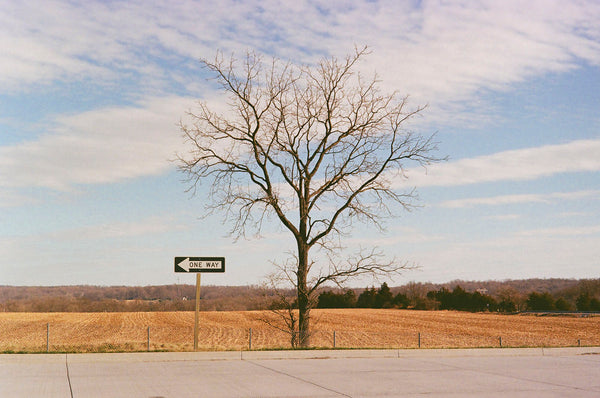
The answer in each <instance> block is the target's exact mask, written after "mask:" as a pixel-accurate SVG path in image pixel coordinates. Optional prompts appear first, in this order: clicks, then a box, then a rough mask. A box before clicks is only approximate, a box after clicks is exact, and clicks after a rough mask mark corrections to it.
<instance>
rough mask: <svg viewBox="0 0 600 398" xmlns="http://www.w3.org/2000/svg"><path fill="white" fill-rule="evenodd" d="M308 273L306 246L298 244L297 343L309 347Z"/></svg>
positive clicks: (302, 346)
mask: <svg viewBox="0 0 600 398" xmlns="http://www.w3.org/2000/svg"><path fill="white" fill-rule="evenodd" d="M307 273H308V245H306V243H303V242H298V286H297V289H298V292H297V293H298V343H299V346H300V347H301V348H308V347H310V297H309V294H308V286H307V284H306V278H307Z"/></svg>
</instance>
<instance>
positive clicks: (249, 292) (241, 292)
mask: <svg viewBox="0 0 600 398" xmlns="http://www.w3.org/2000/svg"><path fill="white" fill-rule="evenodd" d="M282 293H283V294H285V295H286V296H287V297H288V298H289V299H290V300H293V297H294V292H293V291H292V290H286V291H283V292H281V291H280V292H277V293H276V292H274V291H273V290H272V289H264V288H262V287H259V286H205V287H204V286H203V287H202V290H201V295H200V297H201V309H202V310H203V311H248V310H262V309H268V308H273V306H274V305H273V303H274V302H277V301H278V297H279V295H281V294H282ZM194 298H195V286H194V285H179V284H172V285H159V286H88V285H81V286H51V287H49V286H0V311H10V312H102V311H110V312H120V311H193V310H194ZM317 299H318V302H317V303H315V304H316V306H317V307H320V308H354V307H358V308H412V309H425V310H433V309H456V310H466V311H486V310H490V311H506V312H513V311H525V310H532V311H552V310H559V311H571V310H579V311H599V310H600V308H598V306H599V305H600V303H599V299H600V279H584V280H574V279H526V280H508V281H453V282H449V283H446V284H432V283H416V282H411V283H408V284H406V285H403V286H398V287H392V288H390V287H388V285H387V284H386V283H384V284H382V285H381V286H380V287H379V288H375V287H369V288H366V289H364V288H356V289H347V290H340V289H324V290H322V291H321V292H320V294H319V295H318V296H317Z"/></svg>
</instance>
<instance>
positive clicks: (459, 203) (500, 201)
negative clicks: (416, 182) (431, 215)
mask: <svg viewBox="0 0 600 398" xmlns="http://www.w3.org/2000/svg"><path fill="white" fill-rule="evenodd" d="M594 197H595V198H600V191H597V190H585V191H576V192H555V193H550V194H523V195H502V196H493V197H488V198H467V199H457V200H448V201H445V202H442V203H440V204H439V205H438V206H440V207H446V208H463V207H473V206H499V205H512V204H522V203H551V202H553V201H555V200H577V199H583V198H594Z"/></svg>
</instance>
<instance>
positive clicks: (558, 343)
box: [0, 309, 600, 352]
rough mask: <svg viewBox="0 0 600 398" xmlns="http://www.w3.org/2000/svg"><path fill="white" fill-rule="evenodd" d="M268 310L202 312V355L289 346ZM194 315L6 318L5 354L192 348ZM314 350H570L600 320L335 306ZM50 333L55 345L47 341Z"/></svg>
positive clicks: (597, 333) (319, 319) (317, 319)
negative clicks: (462, 348) (491, 348)
mask: <svg viewBox="0 0 600 398" xmlns="http://www.w3.org/2000/svg"><path fill="white" fill-rule="evenodd" d="M267 318H268V319H270V320H271V321H275V317H274V316H273V314H271V313H269V312H261V311H245V312H202V313H201V314H200V339H199V340H200V342H199V348H200V349H201V350H246V349H248V348H249V335H250V333H249V330H250V329H252V349H277V348H289V347H290V345H289V341H290V338H289V336H287V335H286V334H285V333H283V332H280V331H277V330H275V329H274V328H272V327H270V326H268V325H267V324H266V323H265V322H264V319H267ZM193 324H194V313H193V312H129V313H127V312H125V313H121V312H119V313H0V352H45V351H46V349H47V347H49V350H50V351H51V352H53V351H68V352H73V351H75V352H107V351H143V350H146V349H147V348H148V346H147V344H148V328H149V335H150V350H167V351H191V350H192V349H193V335H194V332H193ZM312 326H313V335H312V341H311V343H312V345H313V346H315V347H325V348H331V347H333V344H334V331H335V346H336V347H337V348H417V347H418V344H419V337H418V336H419V334H420V338H421V347H422V348H440V347H447V348H450V347H453V348H454V347H498V346H499V345H500V340H499V337H501V338H502V346H504V347H538V346H545V347H564V346H576V345H578V344H581V345H588V346H598V345H600V317H587V318H580V317H575V316H534V315H500V314H489V313H466V312H454V311H409V310H374V309H348V310H342V309H338V310H335V309H327V310H313V312H312ZM47 335H49V341H48V342H47V340H46V339H47Z"/></svg>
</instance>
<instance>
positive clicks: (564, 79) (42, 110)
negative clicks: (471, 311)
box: [0, 0, 600, 285]
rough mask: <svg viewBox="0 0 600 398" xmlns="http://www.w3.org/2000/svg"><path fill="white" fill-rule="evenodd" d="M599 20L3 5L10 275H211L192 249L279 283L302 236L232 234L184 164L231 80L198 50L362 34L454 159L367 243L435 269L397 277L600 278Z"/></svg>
mask: <svg viewBox="0 0 600 398" xmlns="http://www.w3.org/2000/svg"><path fill="white" fill-rule="evenodd" d="M524 4H527V5H524ZM598 21H600V2H597V1H588V2H586V1H575V0H574V1H568V2H565V1H551V0H544V1H528V2H526V3H524V2H522V1H501V2H500V1H489V2H476V1H342V0H340V1H332V0H327V1H318V0H317V1H305V0H295V1H293V2H279V1H268V0H267V1H264V0H262V1H219V2H214V3H210V2H205V1H177V2H171V1H170V2H166V1H165V2H158V1H142V0H139V1H133V0H132V1H124V2H120V1H91V0H90V1H85V2H72V1H66V0H65V1H61V0H44V1H26V2H17V1H12V0H0V48H1V50H0V285H59V284H60V285H62V284H97V285H145V284H168V283H178V282H179V283H193V277H191V276H190V275H185V274H175V273H174V272H173V257H175V256H188V255H192V256H194V255H196V256H225V257H226V258H227V272H226V273H225V274H223V275H216V274H211V275H207V277H206V278H204V279H203V283H207V284H229V285H245V284H258V283H260V282H261V281H262V280H263V278H264V276H265V275H266V274H267V273H268V272H269V271H270V270H271V269H272V265H271V263H270V261H271V260H272V259H276V258H278V257H279V256H281V255H282V252H283V251H285V249H286V248H287V247H290V243H289V236H288V235H287V234H286V232H285V231H282V230H280V229H278V228H276V227H275V226H273V227H271V226H268V227H267V228H266V229H265V231H264V233H263V237H262V239H248V240H238V241H233V240H232V239H231V238H228V237H227V236H226V233H227V231H228V228H227V227H228V226H227V225H223V223H222V222H221V221H222V220H221V218H220V217H209V218H206V219H201V218H199V216H200V215H201V214H202V209H203V207H202V204H203V201H205V200H206V197H205V195H206V192H204V191H202V190H200V191H199V192H198V194H197V195H196V196H195V197H191V196H190V195H189V194H187V193H185V192H184V191H185V189H186V187H187V186H186V185H185V184H184V183H183V182H182V178H183V176H182V175H181V174H180V173H178V172H177V170H176V167H175V165H174V164H173V163H172V162H170V161H169V159H172V158H173V157H174V154H175V153H176V152H178V151H182V150H184V149H185V147H184V146H183V140H182V138H181V133H180V131H179V130H178V127H177V123H178V122H179V120H180V119H181V118H182V117H183V116H184V114H185V112H186V111H187V110H188V109H190V108H193V107H194V105H195V101H196V100H198V99H200V100H205V101H209V102H210V101H215V99H216V98H218V96H219V93H218V92H215V91H214V88H215V87H214V84H212V83H211V81H208V80H207V78H208V77H210V76H208V75H207V71H206V70H204V69H202V68H201V67H200V64H199V62H198V60H199V59H200V58H211V57H214V55H215V52H216V51H217V50H222V51H223V52H225V53H226V54H231V53H234V54H240V55H241V54H242V53H244V52H245V51H246V50H248V49H252V50H256V51H257V52H259V53H262V54H264V55H265V56H266V57H271V56H276V57H279V58H282V59H285V60H291V61H292V62H295V63H304V64H310V63H313V62H315V61H318V59H319V58H321V57H323V56H344V55H346V54H348V53H350V52H351V51H352V50H353V48H354V46H355V45H358V46H362V45H368V46H369V47H370V49H371V50H372V54H371V55H370V56H369V57H368V58H367V59H366V60H365V62H363V63H362V64H361V65H360V68H361V69H363V70H364V71H365V73H367V72H368V73H371V72H373V71H376V72H377V73H378V75H379V77H380V79H381V80H382V87H384V88H385V89H386V90H389V91H390V92H391V91H394V90H397V91H398V92H400V93H402V94H408V95H410V98H411V101H412V103H414V104H415V105H418V104H428V108H427V110H426V112H425V113H424V115H423V117H422V118H421V119H419V121H418V122H417V123H415V125H414V126H412V127H413V128H414V129H415V130H416V131H417V132H419V133H422V134H425V135H430V134H432V133H435V132H437V139H438V140H439V141H440V145H439V153H438V155H439V156H448V157H449V160H448V161H447V162H444V163H441V164H438V165H435V166H433V167H430V168H428V169H427V172H426V173H425V172H424V171H423V170H422V169H414V170H410V171H409V177H410V179H409V182H410V185H411V186H415V187H417V189H418V192H419V196H420V202H419V203H420V204H421V205H422V207H421V208H419V209H418V210H415V211H413V212H411V213H402V214H398V217H397V218H394V219H391V220H389V222H388V223H387V230H386V232H385V233H383V234H378V233H376V231H373V229H372V228H370V227H369V226H358V225H357V226H356V230H354V231H353V234H352V235H350V236H349V237H348V240H347V242H346V243H347V245H348V246H349V247H354V246H368V245H371V244H375V245H377V246H379V247H380V248H382V249H384V250H385V252H386V253H387V254H388V255H389V256H391V257H397V258H398V259H401V260H403V261H408V262H410V263H414V264H418V265H419V266H420V269H418V270H415V271H410V272H407V273H405V274H404V275H402V276H401V277H398V278H395V280H394V281H393V283H395V284H402V283H406V282H408V281H413V280H414V281H433V282H446V281H451V280H454V279H469V280H473V279H477V280H486V279H518V278H529V277H567V278H598V277H599V276H600V112H599V111H600V24H599V23H598ZM404 188H405V187H404V186H402V184H400V183H399V184H398V189H404Z"/></svg>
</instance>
